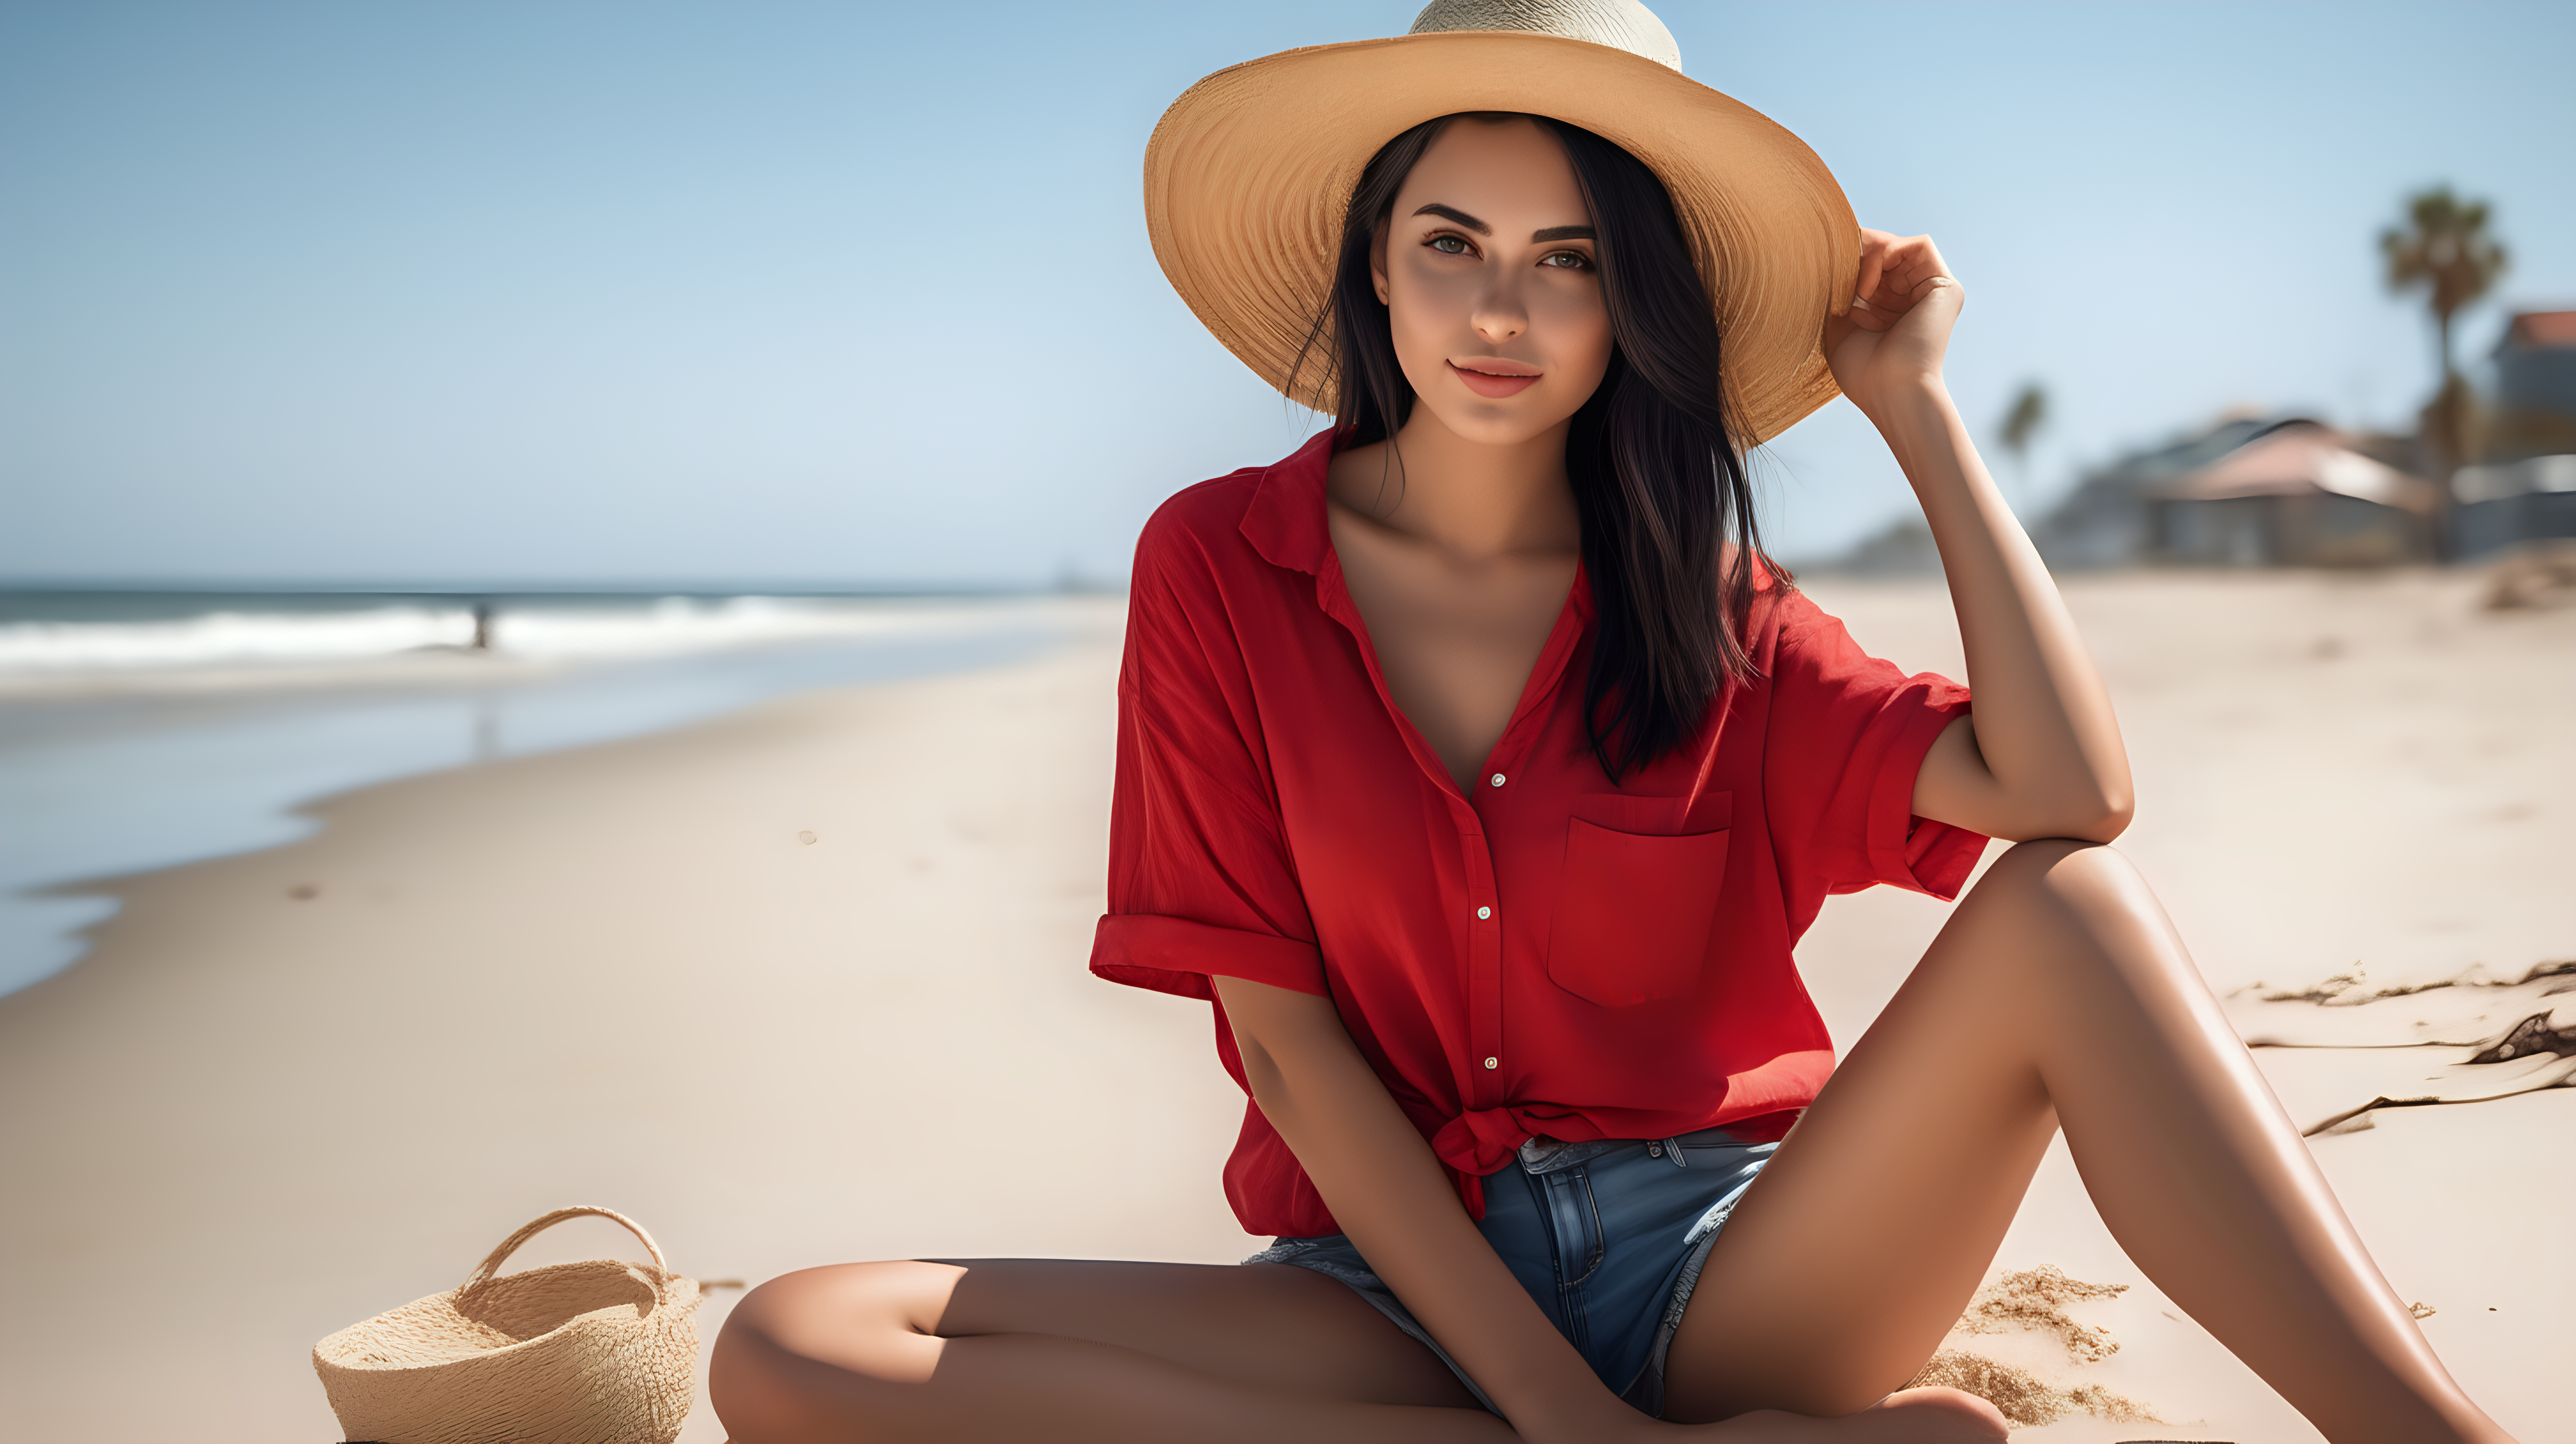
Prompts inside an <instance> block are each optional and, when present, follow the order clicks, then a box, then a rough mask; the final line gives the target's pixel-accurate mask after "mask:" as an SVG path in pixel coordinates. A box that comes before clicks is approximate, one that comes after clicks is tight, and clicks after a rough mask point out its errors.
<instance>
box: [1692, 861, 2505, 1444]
mask: <svg viewBox="0 0 2576 1444" xmlns="http://www.w3.org/2000/svg"><path fill="white" fill-rule="evenodd" d="M2061 1124H2062V1125H2063V1126H2064V1128H2065V1129H2066V1137H2067V1143H2068V1145H2069V1147H2070V1148H2071V1149H2072V1150H2073V1152H2074V1155H2075V1161H2076V1165H2077V1167H2078V1168H2079V1169H2081V1170H2082V1173H2083V1176H2084V1181H2085V1186H2086V1188H2087V1189H2089V1190H2090V1191H2091V1193H2092V1195H2093V1199H2094V1202H2095V1205H2096V1206H2097V1207H2098V1208H2099V1209H2100V1210H2101V1213H2102V1218H2103V1221H2104V1222H2105V1223H2107V1224H2109V1225H2110V1227H2111V1231H2112V1233H2113V1235H2114V1236H2116V1237H2117V1238H2118V1239H2119V1241H2120V1244H2121V1247H2123V1248H2124V1249H2126V1250H2127V1251H2128V1254H2129V1256H2130V1257H2131V1258H2132V1259H2134V1260H2136V1261H2137V1263H2138V1265H2139V1267H2140V1268H2142V1269H2144V1270H2145V1271H2146V1272H2147V1275H2148V1276H2149V1277H2150V1278H2152V1279H2154V1280H2155V1281H2156V1284H2157V1286H2158V1287H2159V1288H2162V1289H2163V1290H2164V1291H2165V1292H2166V1293H2167V1294H2168V1295H2170V1296H2171V1297H2172V1298H2173V1299H2174V1301H2175V1302H2177V1303H2179V1304H2181V1305H2182V1306H2183V1307H2184V1308H2186V1309H2188V1310H2190V1312H2191V1314H2192V1316H2193V1317H2194V1318H2196V1319H2198V1320H2199V1321H2200V1322H2201V1323H2202V1324H2203V1325H2204V1326H2206V1327H2207V1328H2208V1329H2209V1330H2210V1331H2211V1332H2212V1333H2214V1334H2216V1335H2217V1336H2218V1338H2219V1339H2220V1340H2221V1341H2222V1342H2223V1343H2225V1344H2226V1345H2227V1347H2228V1348H2229V1349H2231V1350H2233V1351H2234V1352H2235V1354H2236V1356H2237V1357H2238V1358H2240V1359H2243V1360H2244V1361H2245V1362H2246V1363H2247V1364H2248V1365H2250V1366H2251V1367H2252V1368H2253V1369H2254V1370H2255V1371H2256V1372H2257V1373H2259V1374H2261V1375H2262V1376H2263V1378H2264V1380H2265V1381H2266V1382H2268V1383H2270V1384H2271V1385H2272V1387H2273V1388H2275V1389H2277V1390H2279V1391H2280V1393H2281V1394H2282V1396H2283V1397H2284V1398H2286V1399H2288V1400H2289V1402H2290V1403H2291V1404H2292V1405H2293V1406H2294V1407H2296V1408H2297V1409H2298V1410H2299V1411H2300V1412H2301V1413H2302V1414H2305V1415H2306V1416H2307V1417H2308V1419H2309V1420H2310V1421H2311V1422H2313V1423H2315V1424H2316V1426H2317V1427H2318V1428H2319V1429H2320V1430H2322V1431H2323V1432H2324V1433H2325V1434H2326V1436H2327V1437H2328V1438H2330V1439H2333V1440H2336V1441H2338V1444H2361V1441H2377V1440H2387V1441H2410V1444H2412V1441H2428V1440H2479V1441H2501V1440H2505V1439H2506V1438H2507V1436H2506V1435H2505V1433H2504V1431H2503V1430H2502V1429H2500V1428H2499V1427H2497V1425H2496V1424H2495V1423H2494V1421H2493V1420H2490V1419H2489V1418H2487V1416H2486V1415H2485V1414H2484V1413H2482V1412H2480V1411H2479V1409H2478V1408H2477V1406H2476V1405H2474V1404H2472V1403H2470V1402H2469V1400H2468V1398H2467V1397H2466V1396H2465V1395H2464V1394H2462V1393H2461V1392H2460V1389H2459V1386H2458V1385H2457V1384H2455V1383H2454V1382H2452V1379H2451V1377H2450V1375H2449V1373H2448V1372H2446V1371H2445V1370H2444V1369H2443V1367H2442V1365H2441V1361H2440V1360H2439V1359H2437V1358H2435V1357H2434V1354H2433V1350H2432V1348H2431V1346H2430V1345H2429V1344H2427V1343H2426V1342H2425V1340H2424V1336H2423V1334H2422V1333H2421V1332H2420V1331H2419V1330H2418V1329H2417V1328H2416V1327H2415V1321H2414V1320H2413V1318H2412V1317H2410V1316H2409V1315H2408V1313H2407V1312H2406V1309H2405V1307H2404V1306H2403V1305H2402V1304H2401V1303H2400V1302H2399V1301H2398V1298H2397V1296H2396V1294H2395V1293H2394V1292H2393V1291H2391V1290H2390V1288H2389V1286H2388V1284H2387V1282H2386V1281H2385V1280H2384V1279H2382V1278H2381V1277H2380V1274H2379V1270H2378V1268H2377V1267H2376V1266H2375V1265H2374V1264H2373V1263H2372V1262H2371V1260H2370V1256H2369V1254H2368V1253H2367V1252H2366V1251H2365V1250H2364V1249H2363V1248H2362V1244H2361V1240H2360V1238H2359V1237H2358V1236H2357V1235H2356V1234H2355V1233H2354V1232H2353V1229H2352V1225H2351V1223H2350V1222H2349V1221H2348V1220H2346V1219H2345V1217H2344V1214H2343V1210H2342V1208H2341V1207H2340V1206H2339V1205H2338V1204H2337V1203H2336V1202H2335V1199H2334V1195H2333V1194H2332V1192H2331V1191H2329V1189H2328V1188H2327V1186H2326V1182H2325V1179H2324V1177H2323V1175H2322V1174H2320V1173H2319V1172H2318V1170H2317V1167H2316V1163H2315V1161H2314V1159H2312V1158H2311V1157H2310V1156H2309V1154H2308V1151H2307V1147H2306V1145H2305V1144H2304V1142H2303V1141H2302V1140H2301V1139H2300V1138H2299V1136H2298V1133H2297V1131H2296V1130H2295V1129H2294V1128H2293V1127H2292V1126H2291V1124H2290V1121H2289V1119H2288V1117H2287V1116H2286V1115H2285V1114H2284V1113H2283V1112H2282V1110H2281V1107H2280V1104H2279V1103H2278V1101H2277V1100H2275V1099H2274V1098H2273V1096H2272V1092H2271V1089H2270V1088H2269V1087H2268V1086H2267V1085H2266V1084H2265V1083H2264V1081H2263V1078H2262V1075H2261V1074H2260V1073H2258V1072H2257V1071H2256V1070H2255V1067H2254V1063H2253V1060H2252V1058H2251V1057H2249V1056H2248V1055H2247V1053H2246V1052H2245V1049H2244V1047H2243V1046H2242V1045H2241V1044H2240V1043H2239V1042H2238V1041H2237V1038H2236V1035H2235V1032H2234V1031H2233V1030H2232V1029H2230V1028H2229V1027H2228V1024H2227V1020H2226V1019H2225V1017H2223V1016H2222V1015H2221V1014H2220V1012H2219V1010H2218V1006H2217V1003H2216V1001H2215V1000H2214V999H2212V998H2211V997H2210V995H2209V991H2208V989H2207V988H2206V987H2205V986H2204V985H2203V984H2202V982H2201V980H2200V975H2199V973H2198V972H2197V971H2196V970H2194V968H2193V967H2192V964H2191V960H2190V958H2189V957H2188V956H2187V955H2186V954H2185V953H2184V951H2183V947H2182V943H2181V941H2180V939H2179V938H2177V937H2176V936H2175V934H2174V931H2173V927H2172V924H2171V923H2170V922H2168V921H2167V920H2166V918H2165V915H2164V911H2163V909H2162V908H2161V907H2160V906H2158V904H2157V903H2156V900H2155V898H2154V895H2153V894H2152V893H2151V892H2149V890H2148V888H2147V886H2146V884H2145V882H2144V881H2143V880H2142V879H2141V878H2140V877H2139V876H2138V874H2137V872H2136V870H2135V869H2134V868H2132V867H2131V866H2130V865H2129V864H2128V862H2127V860H2126V859H2124V858H2122V857H2121V856H2120V855H2119V854H2118V853H2115V852H2113V851H2112V850H2110V849H2109V848H2105V847H2089V846H2084V845H2081V844H2075V843H2055V842H2049V843H2026V844H2023V845H2021V846H2019V847H2016V848H2014V849H2013V850H2012V851H2011V852H2010V853H2008V854H2006V855H2005V856H2004V857H2002V858H2000V859H1998V860H1997V861H1996V863H1995V866H1994V867H1993V868H1992V869H1991V870H1990V871H1989V872H1988V873H1987V875H1986V877H1985V879H1984V880H1983V881H1982V882H1981V883H1980V884H1979V885H1978V886H1977V888H1976V889H1975V891H1974V892H1973V893H1971V894H1970V895H1969V897H1968V898H1967V899H1966V900H1965V901H1963V902H1962V903H1961V904H1960V905H1959V908H1958V910H1957V912H1956V913H1955V914H1954V915H1953V916H1952V917H1951V919H1950V923H1949V925H1948V926H1947V927H1945V928H1943V929H1942V931H1941V935H1940V937H1939V938H1938V939H1937V940H1935V941H1934V943H1933V945H1932V948H1931V950H1930V951H1929V952H1928V953H1926V954H1925V955H1924V958H1923V961H1922V963H1921V964H1920V965H1918V966H1917V967H1916V968H1915V970H1914V973H1913V975H1912V976H1911V977H1910V978H1909V979H1908V980H1907V981H1906V984H1905V986H1904V987H1903V988H1902V989H1900V990H1899V991H1898V992H1897V995H1896V997H1895V998H1894V999H1893V1000H1892V1001H1891V1002H1890V1003H1889V1004H1888V1006H1887V1008H1886V1010H1885V1011H1884V1012H1882V1013H1881V1014H1880V1016H1879V1018H1878V1021H1877V1022H1876V1023H1875V1024H1874V1025H1873V1026H1872V1027H1871V1028H1870V1030H1869V1032H1868V1034H1867V1035H1866V1036H1864V1037H1863V1038H1862V1039H1861V1041H1860V1043H1859V1044H1858V1045H1857V1046H1855V1047H1854V1048H1853V1049H1852V1051H1851V1056H1850V1057H1849V1058H1848V1059H1847V1060H1845V1061H1844V1063H1843V1065H1842V1067H1841V1068H1840V1069H1839V1070H1838V1071H1837V1072H1836V1073H1835V1074H1834V1077H1833V1080H1832V1082H1831V1083H1830V1084H1829V1085H1828V1086H1827V1087H1826V1089H1825V1090H1824V1093H1823V1094H1822V1096H1820V1097H1819V1098H1818V1099H1817V1101H1816V1104H1815V1106H1814V1107H1813V1108H1811V1109H1810V1110H1808V1113H1807V1115H1806V1117H1805V1118H1804V1119H1803V1120H1802V1121H1801V1122H1800V1123H1799V1125H1798V1127H1797V1129H1796V1131H1795V1132H1794V1133H1792V1134H1791V1136H1790V1138H1789V1139H1788V1141H1787V1142H1786V1143H1784V1144H1783V1145H1782V1147H1781V1149H1780V1152H1779V1154H1778V1156H1777V1157H1776V1159H1775V1160H1774V1161H1773V1162H1772V1164H1771V1166H1770V1167H1769V1169H1768V1170H1766V1171H1765V1173H1764V1174H1763V1177H1762V1179H1761V1181H1760V1182H1759V1183H1758V1184H1756V1185H1755V1186H1754V1188H1753V1190H1752V1191H1751V1192H1750V1193H1749V1194H1747V1195H1746V1198H1745V1201H1744V1204H1743V1206H1742V1207H1741V1208H1739V1209H1738V1210H1737V1211H1736V1213H1735V1215H1734V1217H1733V1218H1732V1219H1731V1220H1730V1221H1729V1222H1728V1224H1727V1227H1726V1231H1725V1232H1724V1233H1723V1234H1721V1235H1719V1239H1718V1243H1717V1247H1716V1249H1715V1250H1714V1252H1713V1253H1712V1254H1711V1256H1710V1260H1709V1265H1708V1269H1707V1271H1706V1273H1705V1274H1704V1275H1703V1276H1702V1280H1701V1283H1700V1285H1699V1288H1698V1291H1697V1293H1696V1294H1695V1295H1694V1296H1693V1299H1692V1302H1691V1307H1690V1311H1689V1313H1688V1314H1687V1315H1686V1316H1685V1318H1684V1320H1683V1322H1682V1327H1681V1331H1680V1334H1679V1335H1678V1337H1677V1338H1676V1339H1675V1341H1674V1347H1673V1356H1672V1358H1673V1361H1672V1366H1671V1386H1670V1387H1671V1392H1670V1395H1669V1398H1670V1400H1671V1413H1672V1416H1673V1417H1676V1418H1685V1419H1688V1418H1700V1419H1710V1418H1724V1417H1728V1416H1730V1415H1733V1414H1736V1413H1740V1412H1743V1411H1745V1410H1750V1409H1757V1408H1776V1409H1789V1410H1794V1411H1797V1412H1799V1413H1805V1414H1827V1415H1832V1414H1843V1413H1848V1412H1850V1411H1852V1410H1855V1409H1859V1408H1862V1407H1864V1406H1866V1405H1868V1404H1869V1403H1870V1402H1871V1401H1872V1400H1875V1399H1877V1398H1879V1397H1880V1396H1881V1395H1883V1394H1885V1393H1886V1392H1887V1391H1888V1390H1890V1389H1893V1388H1895V1387H1897V1386H1898V1385H1899V1384H1901V1383H1902V1382H1903V1381H1904V1380H1905V1379H1907V1378H1908V1377H1910V1376H1911V1375H1912V1374H1913V1372H1914V1371H1915V1370H1916V1369H1917V1368H1919V1367H1920V1366H1921V1365H1922V1364H1923V1362H1924V1361H1925V1359H1927V1358H1928V1357H1929V1356H1930V1355H1931V1353H1932V1351H1933V1349H1934V1348H1935V1347H1936V1346H1937V1345H1938V1344H1939V1342H1940V1339H1941V1337H1942V1335H1943V1334H1944V1333H1945V1332H1946V1331H1947V1330H1948V1328H1949V1326H1950V1324H1951V1323H1952V1322H1953V1321H1954V1320H1956V1319H1957V1318H1958V1316H1959V1311H1960V1309H1961V1308H1962V1307H1964V1306H1965V1305H1966V1303H1967V1301H1968V1298H1969V1296H1970V1294H1971V1293H1972V1292H1973V1291H1974V1290H1975V1287H1976V1284H1977V1282H1978V1280H1979V1279H1980V1278H1981V1277H1982V1275H1983V1274H1984V1272H1985V1269H1986V1268H1987V1266H1988V1265H1989V1264H1990V1263H1991V1262H1992V1261H1993V1258H1994V1251H1995V1248H1996V1246H1997V1245H1998V1244H1999V1243H2000V1242H2001V1241H2002V1238H2003V1234H2004V1230H2005V1228H2006V1227H2007V1226H2008V1225H2009V1224H2010V1223H2011V1222H2012V1217H2013V1212H2014V1210H2015V1209H2016V1208H2017V1207H2018V1206H2019V1204H2020V1201H2021V1196H2022V1194H2023V1192H2024V1191H2025V1190H2026V1189H2027V1188H2028V1187H2029V1183H2030V1177H2031V1174H2032V1172H2033V1171H2034V1170H2035V1169H2036V1168H2037V1167H2038V1164H2039V1159H2040V1155H2041V1154H2042V1152H2043V1151H2044V1150H2045V1149H2046V1147H2047V1145H2048V1140H2049V1138H2050V1136H2051V1134H2052V1133H2053V1132H2054V1130H2055V1129H2056V1128H2057V1127H2058V1126H2059V1125H2061Z"/></svg>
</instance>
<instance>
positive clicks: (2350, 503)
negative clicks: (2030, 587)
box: [2031, 416, 2444, 570]
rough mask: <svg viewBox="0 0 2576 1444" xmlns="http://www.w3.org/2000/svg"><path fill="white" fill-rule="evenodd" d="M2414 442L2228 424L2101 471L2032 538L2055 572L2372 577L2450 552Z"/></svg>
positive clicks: (2228, 420) (2299, 423) (2304, 426)
mask: <svg viewBox="0 0 2576 1444" xmlns="http://www.w3.org/2000/svg"><path fill="white" fill-rule="evenodd" d="M2412 450H2413V443H2412V440H2411V438H2407V437H2397V436H2378V435H2370V434H2364V433H2353V432H2344V431H2337V430H2335V429H2333V428H2331V427H2328V426H2325V425H2323V424H2322V423H2320V422H2317V421H2314V420H2311V419H2309V418H2307V417H2301V416H2289V417H2260V416H2229V417H2223V418H2221V419H2220V420H2218V421H2217V422H2215V423H2213V424H2212V425H2210V426H2209V427H2207V428H2205V429H2203V430H2201V431H2197V432H2194V433H2192V434H2190V435H2187V436H2184V437H2181V438H2179V439H2176V440H2174V441H2170V442H2167V443H2164V444H2163V445H2160V446H2153V447H2148V448H2145V449H2143V450H2140V451H2136V452H2132V453H2130V454H2129V455H2127V456H2123V457H2121V458H2119V459H2117V460H2115V461H2113V462H2111V463H2110V464H2109V465H2107V466H2102V467H2097V468H2095V469H2094V470H2092V471H2090V472H2088V473H2087V474H2086V475H2085V476H2084V478H2083V480H2081V481H2080V482H2078V483H2077V484H2076V487H2075V489H2074V490H2073V491H2072V492H2070V493H2068V495H2067V497H2066V499H2065V500H2064V501H2062V502H2060V503H2058V504H2057V506H2056V507H2055V508H2053V509H2052V510H2051V511H2050V512H2049V514H2048V515H2047V516H2045V517H2042V518H2040V520H2039V522H2038V523H2037V524H2036V525H2035V526H2033V527H2032V528H2031V534H2032V540H2033V541H2035V542H2037V543H2038V545H2039V549H2040V554H2041V555H2042V556H2044V557H2046V558H2047V559H2048V563H2049V565H2050V566H2051V567H2053V568H2056V569H2059V570H2066V569H2070V568H2073V569H2081V568H2086V567H2109V566H2129V565H2135V564H2138V563H2141V562H2176V563H2183V564H2198V565H2219V566H2364V565H2374V564H2383V563H2389V562H2400V561H2412V560H2420V559H2424V558H2428V557H2431V556H2433V555H2435V554H2436V553H2437V550H2438V546H2439V540H2440V534H2441V512H2442V511H2443V509H2444V507H2443V498H2442V495H2441V493H2440V491H2439V490H2438V489H2436V488H2434V487H2432V486H2431V485H2430V484H2429V483H2426V482H2424V481H2422V480H2421V479H2419V478H2417V477H2414V476H2412V475H2409V474H2408V473H2407V471H2406V470H2405V467H2406V465H2407V463H2408V462H2410V461H2411V460H2412Z"/></svg>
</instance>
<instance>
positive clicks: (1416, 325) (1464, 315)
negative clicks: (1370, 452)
mask: <svg viewBox="0 0 2576 1444" xmlns="http://www.w3.org/2000/svg"><path fill="white" fill-rule="evenodd" d="M1387 292H1388V302H1387V326H1388V329H1389V330H1391V331H1392V332H1393V333H1394V336H1395V359H1396V362H1397V364H1398V365H1400V366H1402V367H1403V368H1404V374H1405V377H1406V379H1408V380H1410V381H1412V382H1413V386H1414V389H1415V390H1417V391H1419V390H1421V389H1422V388H1423V385H1424V382H1425V380H1426V379H1427V378H1429V377H1430V376H1432V375H1434V374H1436V373H1437V372H1438V371H1439V369H1440V368H1441V366H1442V365H1444V364H1445V363H1446V362H1447V361H1448V358H1449V353H1450V351H1451V350H1453V349H1455V348H1456V344H1457V338H1458V334H1459V333H1460V332H1461V331H1464V330H1468V329H1471V328H1470V326H1469V314H1468V313H1469V312H1470V310H1471V309H1472V308H1473V307H1474V304H1475V286H1474V283H1473V279H1472V278H1471V277H1464V276H1460V275H1454V274H1450V275H1444V274H1442V273H1441V272H1438V271H1434V270H1432V269H1430V268H1429V267H1424V268H1421V269H1418V270H1404V269H1397V270H1391V271H1390V272H1389V273H1388V275H1387Z"/></svg>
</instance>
